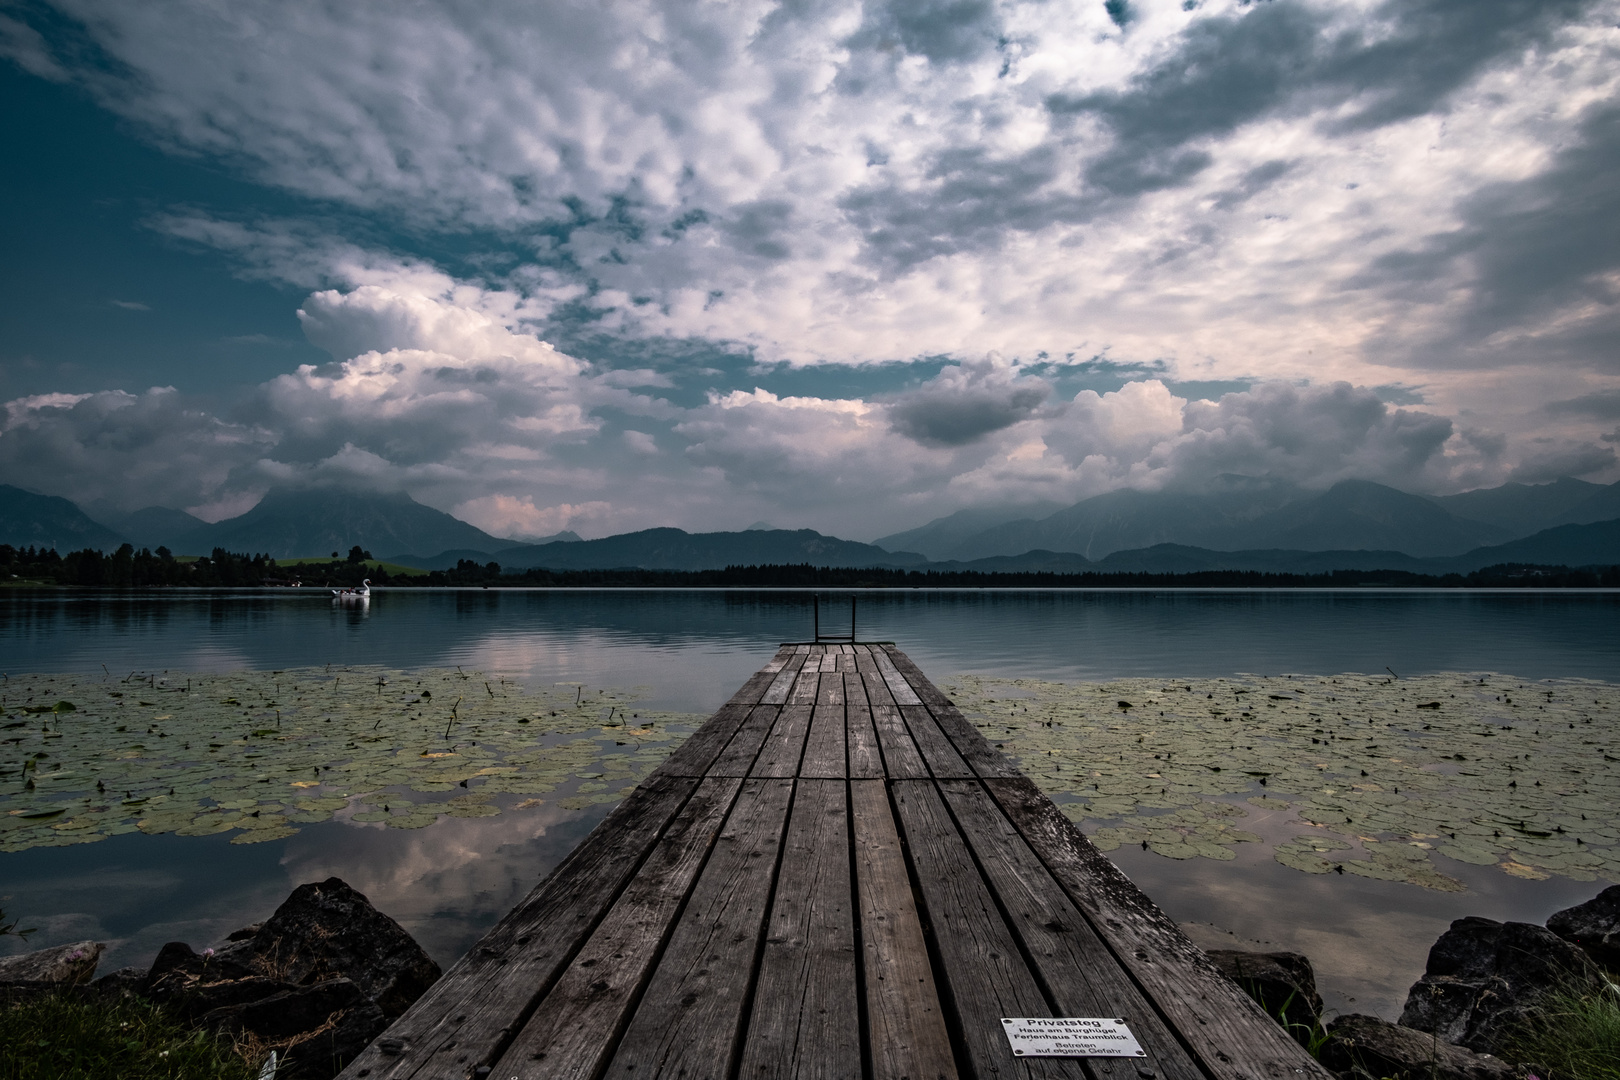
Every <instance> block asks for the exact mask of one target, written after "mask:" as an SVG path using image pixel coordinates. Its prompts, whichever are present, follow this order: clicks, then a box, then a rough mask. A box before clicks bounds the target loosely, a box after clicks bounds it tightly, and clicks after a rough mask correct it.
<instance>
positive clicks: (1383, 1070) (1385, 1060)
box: [1320, 1013, 1517, 1080]
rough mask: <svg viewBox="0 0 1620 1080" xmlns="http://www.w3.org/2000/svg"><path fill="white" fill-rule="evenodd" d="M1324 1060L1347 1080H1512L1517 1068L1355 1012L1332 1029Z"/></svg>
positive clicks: (1323, 1052) (1326, 1044)
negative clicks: (1364, 1079) (1357, 1079)
mask: <svg viewBox="0 0 1620 1080" xmlns="http://www.w3.org/2000/svg"><path fill="white" fill-rule="evenodd" d="M1328 1036H1329V1037H1328V1041H1327V1042H1326V1043H1324V1044H1323V1045H1322V1053H1321V1059H1320V1060H1321V1062H1322V1064H1323V1065H1324V1066H1326V1067H1327V1068H1329V1069H1332V1070H1333V1071H1334V1072H1336V1073H1339V1074H1340V1075H1343V1076H1375V1077H1390V1078H1392V1080H1512V1078H1513V1077H1514V1076H1516V1075H1517V1072H1516V1070H1514V1069H1513V1068H1512V1067H1510V1066H1509V1065H1508V1064H1507V1063H1506V1062H1503V1061H1501V1060H1499V1059H1497V1058H1494V1057H1492V1056H1490V1055H1489V1054H1476V1053H1474V1052H1473V1051H1472V1050H1465V1049H1463V1048H1462V1047H1460V1046H1452V1045H1451V1044H1450V1043H1448V1042H1446V1041H1445V1040H1443V1039H1440V1038H1438V1037H1437V1036H1435V1035H1433V1034H1429V1033H1426V1032H1422V1031H1415V1030H1413V1029H1412V1028H1408V1027H1401V1026H1399V1025H1397V1024H1391V1023H1390V1022H1389V1021H1387V1020H1380V1019H1378V1017H1376V1016H1362V1015H1360V1014H1357V1013H1351V1014H1350V1015H1348V1016H1341V1017H1339V1018H1338V1019H1337V1020H1334V1021H1333V1022H1332V1023H1331V1024H1329V1025H1328Z"/></svg>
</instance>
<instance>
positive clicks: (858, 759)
mask: <svg viewBox="0 0 1620 1080" xmlns="http://www.w3.org/2000/svg"><path fill="white" fill-rule="evenodd" d="M853 659H854V658H853V657H851V660H853ZM844 723H845V725H846V726H845V738H846V740H847V741H848V746H849V775H850V779H852V780H856V779H859V780H867V779H873V778H879V777H882V776H883V753H882V751H880V750H879V749H878V740H877V731H876V730H875V729H874V728H873V727H872V707H871V706H870V705H868V704H867V703H866V686H865V684H863V683H862V682H861V677H860V675H859V674H858V673H856V672H854V671H847V672H845V673H844Z"/></svg>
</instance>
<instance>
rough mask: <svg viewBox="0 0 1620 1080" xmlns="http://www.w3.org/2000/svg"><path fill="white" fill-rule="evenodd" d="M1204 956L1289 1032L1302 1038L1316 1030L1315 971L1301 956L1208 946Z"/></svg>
mask: <svg viewBox="0 0 1620 1080" xmlns="http://www.w3.org/2000/svg"><path fill="white" fill-rule="evenodd" d="M1207 955H1208V956H1209V958H1210V960H1211V961H1212V962H1213V963H1214V964H1215V966H1216V967H1218V968H1220V969H1221V972H1222V974H1224V975H1225V976H1226V977H1227V978H1229V979H1231V980H1232V981H1233V982H1235V983H1237V984H1238V985H1239V986H1241V987H1242V988H1243V991H1244V993H1246V994H1248V995H1249V996H1250V997H1252V998H1253V999H1254V1000H1255V1001H1257V1002H1259V1004H1260V1007H1261V1008H1262V1009H1264V1010H1266V1014H1267V1015H1268V1016H1272V1017H1275V1018H1276V1019H1277V1020H1278V1022H1280V1023H1281V1024H1282V1025H1283V1026H1284V1027H1285V1028H1287V1029H1288V1030H1289V1032H1290V1033H1292V1034H1294V1035H1295V1036H1297V1037H1300V1038H1301V1039H1302V1041H1303V1039H1304V1038H1307V1037H1308V1036H1309V1035H1310V1033H1311V1032H1312V1031H1313V1030H1314V1029H1315V1027H1316V1024H1317V1021H1318V1020H1319V1019H1320V1018H1321V1016H1322V998H1321V996H1320V995H1318V994H1317V992H1316V972H1315V971H1314V970H1312V968H1311V962H1310V960H1309V959H1308V958H1306V957H1305V956H1304V955H1302V954H1300V953H1296V952H1263V953H1261V952H1245V951H1243V950H1242V949H1211V950H1210V951H1209V952H1208V954H1207Z"/></svg>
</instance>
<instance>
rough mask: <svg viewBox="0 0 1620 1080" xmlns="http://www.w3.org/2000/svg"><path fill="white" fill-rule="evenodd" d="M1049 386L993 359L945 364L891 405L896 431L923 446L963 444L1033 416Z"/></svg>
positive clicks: (891, 421) (890, 418) (1043, 399)
mask: <svg viewBox="0 0 1620 1080" xmlns="http://www.w3.org/2000/svg"><path fill="white" fill-rule="evenodd" d="M1051 392H1052V388H1051V387H1050V386H1048V385H1047V384H1046V382H1045V381H1044V380H1041V379H1037V378H1032V377H1029V376H1019V375H1016V374H1014V373H1013V372H1012V371H1011V369H1009V368H1006V367H1002V366H999V365H996V364H993V363H980V364H964V365H962V366H960V367H948V368H946V369H945V370H943V371H941V372H940V373H939V374H938V375H937V376H935V377H934V378H932V379H930V380H928V381H927V382H925V383H923V384H922V386H920V387H918V388H917V389H916V390H913V391H911V392H909V393H906V394H902V395H899V396H898V397H897V398H895V399H894V401H893V404H892V405H891V406H890V408H889V421H890V424H891V426H892V427H893V428H894V430H895V431H898V432H899V433H900V434H902V435H906V436H909V437H910V438H912V439H915V440H916V441H918V442H920V443H922V444H923V445H925V446H964V445H966V444H968V443H970V442H973V441H974V440H975V439H978V438H981V437H983V436H985V435H988V434H990V433H991V432H992V431H1000V430H1001V429H1002V428H1007V427H1011V426H1012V425H1014V424H1016V423H1018V422H1019V421H1021V420H1028V419H1030V418H1031V417H1032V416H1034V415H1036V411H1037V410H1038V409H1039V408H1040V406H1041V403H1042V402H1044V401H1045V400H1046V398H1047V396H1048V395H1049V394H1050V393H1051Z"/></svg>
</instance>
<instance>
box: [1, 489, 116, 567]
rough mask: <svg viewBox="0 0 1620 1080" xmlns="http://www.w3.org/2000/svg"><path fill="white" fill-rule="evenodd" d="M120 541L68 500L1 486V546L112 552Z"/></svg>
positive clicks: (110, 531)
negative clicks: (98, 549)
mask: <svg viewBox="0 0 1620 1080" xmlns="http://www.w3.org/2000/svg"><path fill="white" fill-rule="evenodd" d="M123 542H124V538H123V537H122V536H120V535H119V534H118V533H117V532H115V531H113V530H112V529H109V528H107V527H106V526H105V525H102V524H100V523H99V522H95V521H92V520H91V519H90V517H89V516H88V515H87V514H85V512H84V511H83V510H80V509H79V508H78V507H77V506H75V505H74V504H73V503H71V502H69V501H68V500H67V499H63V498H58V497H57V496H55V495H36V494H35V493H34V492H32V491H24V490H23V489H22V488H20V487H12V486H11V485H10V484H0V544H10V545H12V546H13V547H49V548H56V549H57V550H58V551H76V550H78V549H80V548H87V547H93V548H101V549H103V550H104V551H111V550H112V549H114V548H116V547H117V546H118V545H119V544H121V543H123Z"/></svg>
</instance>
